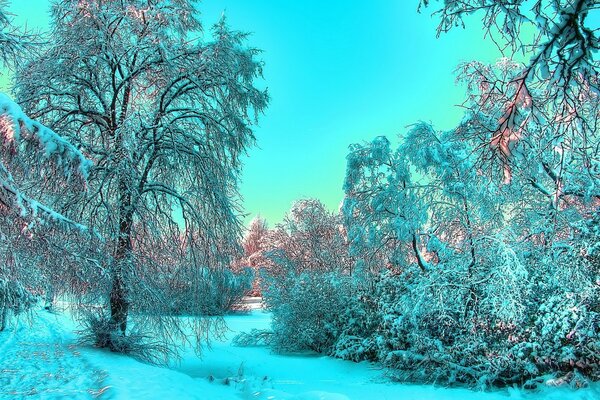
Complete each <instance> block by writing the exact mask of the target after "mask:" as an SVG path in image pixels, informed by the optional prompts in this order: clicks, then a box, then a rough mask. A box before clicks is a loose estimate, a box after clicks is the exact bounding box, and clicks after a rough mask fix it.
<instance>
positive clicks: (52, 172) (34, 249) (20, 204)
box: [0, 1, 93, 330]
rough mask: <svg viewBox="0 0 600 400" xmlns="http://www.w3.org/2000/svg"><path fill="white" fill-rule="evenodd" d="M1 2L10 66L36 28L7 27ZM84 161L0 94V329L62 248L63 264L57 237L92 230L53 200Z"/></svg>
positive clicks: (42, 284)
mask: <svg viewBox="0 0 600 400" xmlns="http://www.w3.org/2000/svg"><path fill="white" fill-rule="evenodd" d="M6 7H7V3H6V2H4V1H2V2H0V61H1V62H2V64H3V65H4V66H5V67H13V66H14V63H15V62H16V61H17V60H19V59H22V58H24V57H26V55H27V53H29V52H30V51H31V46H32V45H33V43H32V42H33V41H34V40H35V39H36V36H35V35H31V34H28V33H25V32H23V31H21V30H19V29H18V28H16V27H14V26H13V24H12V21H11V18H10V16H9V14H7V11H6ZM90 166H91V163H90V161H88V160H87V159H86V158H85V157H84V155H83V154H82V153H81V152H80V151H79V150H78V149H76V148H75V147H74V146H73V145H72V144H71V143H69V142H68V141H67V140H66V139H64V138H63V137H61V136H59V135H58V134H56V133H55V132H53V131H52V130H51V129H49V128H47V127H45V126H43V125H42V124H40V123H39V122H37V121H35V120H32V119H30V118H29V117H28V116H27V115H26V114H25V113H24V112H23V111H22V109H21V107H19V105H17V104H16V103H15V102H13V101H12V100H11V99H10V98H9V97H8V96H7V95H5V94H0V258H1V259H2V262H1V264H0V330H2V329H4V327H5V323H6V317H7V314H8V311H12V312H13V313H14V314H18V313H20V312H22V311H25V310H27V309H28V308H29V307H31V306H32V305H33V304H34V303H35V301H36V300H37V299H36V296H35V293H36V292H37V293H39V292H42V291H45V290H47V289H48V287H49V286H50V284H49V282H48V281H49V280H51V277H52V276H54V277H56V276H57V275H58V274H59V271H56V270H55V271H51V268H49V266H50V264H52V260H53V259H54V260H55V259H56V258H55V257H54V256H56V255H57V254H58V253H61V259H62V261H63V264H67V262H66V260H67V259H69V258H70V257H68V256H66V255H65V254H62V253H63V252H62V250H64V249H65V248H66V247H67V246H66V245H63V244H62V243H61V242H62V241H63V240H64V239H65V238H66V237H68V238H70V239H72V238H74V237H75V238H81V237H83V236H85V237H86V238H87V239H88V240H89V238H90V234H91V232H90V231H89V230H87V228H86V227H84V226H82V225H80V224H78V223H77V222H75V221H73V220H72V219H70V218H68V217H66V216H65V215H62V214H60V213H58V212H57V211H56V210H55V209H54V208H53V203H54V201H55V200H56V198H57V196H58V195H59V194H60V193H63V192H64V191H65V190H71V191H73V190H74V191H77V190H81V189H82V188H83V187H84V186H85V182H86V178H87V176H88V174H89V168H90ZM92 236H93V235H92ZM63 278H64V276H63Z"/></svg>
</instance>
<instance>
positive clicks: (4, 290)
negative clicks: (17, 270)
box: [0, 278, 39, 331]
mask: <svg viewBox="0 0 600 400" xmlns="http://www.w3.org/2000/svg"><path fill="white" fill-rule="evenodd" d="M38 300H39V296H36V295H35V294H33V293H31V292H30V291H29V290H27V289H26V288H25V287H23V286H22V285H21V284H20V283H19V282H18V281H15V280H8V279H4V278H0V331H3V330H4V328H5V327H6V319H7V317H8V313H9V312H12V314H13V315H19V314H21V313H23V312H26V311H27V310H29V309H30V308H31V307H33V306H34V305H35V304H36V303H37V302H38Z"/></svg>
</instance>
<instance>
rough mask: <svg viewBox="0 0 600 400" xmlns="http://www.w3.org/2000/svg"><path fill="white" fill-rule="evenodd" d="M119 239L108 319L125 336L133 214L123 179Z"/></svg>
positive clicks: (120, 186)
mask: <svg viewBox="0 0 600 400" xmlns="http://www.w3.org/2000/svg"><path fill="white" fill-rule="evenodd" d="M119 192H120V194H121V196H120V199H119V203H120V204H119V237H118V239H117V248H116V250H115V266H114V268H113V276H112V288H111V292H110V319H111V323H112V325H113V326H114V329H115V330H117V329H120V330H121V333H122V334H123V335H125V331H126V330H127V316H128V314H129V299H128V289H127V283H126V280H125V279H124V276H123V274H124V272H126V270H127V269H128V268H131V265H130V264H131V262H132V259H131V250H132V244H131V227H132V224H133V212H132V207H131V191H130V190H129V185H127V182H126V180H125V179H121V180H120V181H119Z"/></svg>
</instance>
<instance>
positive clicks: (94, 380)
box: [0, 311, 106, 399]
mask: <svg viewBox="0 0 600 400" xmlns="http://www.w3.org/2000/svg"><path fill="white" fill-rule="evenodd" d="M105 376H106V372H104V371H101V370H97V369H96V368H94V367H93V366H92V365H91V364H90V363H89V361H88V360H86V358H85V357H82V355H81V352H80V346H79V345H78V344H77V343H76V339H75V337H74V335H73V334H72V333H70V332H65V330H64V329H63V328H61V327H60V324H59V322H58V321H57V318H56V316H54V315H52V314H49V313H48V312H46V311H40V312H39V314H37V315H36V316H35V317H34V318H33V319H32V321H28V320H27V319H20V320H18V321H13V323H12V324H10V325H9V326H8V327H7V329H6V330H5V331H4V332H0V398H15V399H17V398H43V399H60V398H62V399H90V398H94V397H97V396H99V395H101V394H102V393H103V392H104V391H105V390H106V387H105V385H103V379H104V377H105Z"/></svg>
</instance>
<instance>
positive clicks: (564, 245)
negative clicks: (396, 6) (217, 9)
mask: <svg viewBox="0 0 600 400" xmlns="http://www.w3.org/2000/svg"><path fill="white" fill-rule="evenodd" d="M17 1H24V0H13V2H17ZM413 3H414V14H415V16H429V17H432V18H433V19H434V20H435V22H436V25H437V31H436V32H431V33H432V34H433V35H436V34H437V35H438V36H444V35H447V34H450V32H451V31H454V30H461V29H464V30H469V29H475V28H474V26H477V25H476V24H480V26H481V27H483V32H479V34H481V35H483V36H484V38H485V40H486V43H487V44H488V45H489V46H494V47H497V49H498V50H499V51H500V52H501V53H502V55H503V57H502V58H500V59H498V60H497V61H496V62H494V63H487V62H484V61H477V60H474V61H467V62H463V63H461V64H460V65H458V66H457V67H456V82H457V84H458V85H460V87H462V88H464V89H465V93H464V96H463V99H464V102H463V103H462V104H461V105H460V107H461V113H462V119H461V121H460V123H459V124H458V125H457V126H455V127H454V128H452V129H449V130H439V129H438V128H436V127H435V126H434V124H433V123H430V122H426V121H420V120H415V121H414V123H413V124H412V125H410V126H408V127H405V128H403V127H398V129H401V131H400V134H399V136H398V137H397V138H389V137H386V136H377V135H376V133H375V134H373V135H372V140H370V141H364V142H361V143H355V144H352V145H350V147H349V148H348V151H347V155H346V173H345V177H344V178H343V181H340V182H339V186H340V187H342V188H343V199H340V200H341V203H340V206H339V209H336V210H332V209H331V207H329V206H328V205H326V204H325V203H324V202H323V201H321V200H320V199H318V198H299V199H297V200H296V201H295V202H294V203H293V204H292V205H291V208H290V209H289V211H288V213H287V214H286V216H285V218H284V219H283V220H282V221H280V222H277V223H275V224H271V223H269V222H267V221H266V220H265V219H264V218H261V217H260V216H256V217H254V218H253V219H252V220H250V219H249V218H247V213H246V212H245V209H244V199H243V197H242V196H241V194H240V184H241V180H242V171H243V168H244V164H245V160H246V158H247V157H250V158H252V154H253V152H254V151H255V148H257V147H259V146H260V143H261V138H260V135H259V134H258V133H259V132H260V130H259V127H260V121H261V119H262V118H263V117H264V116H265V115H268V114H269V113H270V112H271V110H270V109H269V104H270V102H271V101H272V99H271V94H270V92H269V90H268V89H267V87H268V85H269V81H268V79H265V77H264V76H263V68H264V69H265V70H268V68H269V65H268V64H267V63H265V62H264V61H263V60H262V54H263V52H262V50H261V49H258V48H255V47H253V45H252V36H251V35H250V34H249V33H246V32H243V31H238V30H236V29H235V27H230V24H229V22H228V19H227V17H226V14H223V16H222V17H221V19H220V20H218V21H217V22H216V23H214V25H212V26H211V25H207V22H205V21H203V20H202V21H201V16H202V13H201V11H202V6H203V5H202V3H201V2H197V1H194V0H53V1H51V2H50V4H51V5H50V29H49V31H48V32H38V31H36V30H31V29H29V28H27V27H26V26H21V25H19V24H17V23H16V22H15V15H13V14H12V13H11V12H10V10H9V3H7V2H6V1H4V0H2V1H0V60H1V62H2V67H3V71H5V72H4V74H8V75H9V77H10V79H11V81H10V82H11V83H10V90H9V92H7V93H6V94H0V398H7V399H12V398H15V399H16V398H40V399H65V398H82V399H87V398H106V399H111V398H124V399H127V398H140V399H146V398H157V399H158V398H182V399H184V398H196V399H290V400H294V399H295V400H311V399H313V400H316V399H321V400H344V399H401V398H403V399H404V398H406V399H410V398H436V399H438V398H439V399H455V398H474V399H475V398H482V399H489V400H491V399H494V398H523V399H538V398H555V399H563V398H565V399H566V398H569V399H574V398H582V399H594V398H600V384H599V383H597V382H598V381H600V137H599V136H597V135H598V126H597V123H598V119H599V117H600V101H599V100H600V86H599V84H600V81H599V80H600V75H599V74H600V63H599V61H598V58H597V57H598V50H599V49H600V39H599V35H600V1H599V0H527V1H526V0H512V1H504V0H445V1H435V0H414V1H413ZM347 6H348V7H352V5H351V3H348V5H347ZM372 7H377V5H375V4H374V5H373V6H372ZM398 40H407V39H406V38H404V39H398ZM417 95H418V94H417ZM442 95H443V94H442ZM274 168H275V167H274ZM323 173H324V174H327V171H323ZM597 185H598V187H596V186H597ZM274 190H276V189H275V188H274ZM248 221H250V222H249V223H248ZM309 369H310V371H308V370H309ZM321 369H322V370H329V373H331V374H334V373H335V374H339V376H338V375H335V377H333V378H331V377H330V376H329V375H323V376H321V375H319V374H325V373H326V372H323V371H320V370H321ZM373 371H377V372H376V373H374V372H373ZM278 374H279V375H278ZM282 374H283V375H282ZM285 374H288V375H285ZM278 376H279V377H278ZM284 376H285V377H284ZM294 380H296V381H297V383H296V384H292V383H290V382H291V381H294ZM296 381H294V382H296ZM136 385H138V386H139V389H134V387H135V388H137V387H138V386H136ZM413 390H414V391H413ZM425 396H429V397H425Z"/></svg>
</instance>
